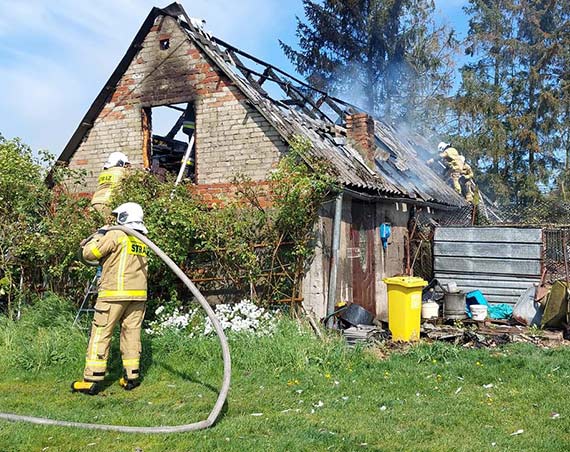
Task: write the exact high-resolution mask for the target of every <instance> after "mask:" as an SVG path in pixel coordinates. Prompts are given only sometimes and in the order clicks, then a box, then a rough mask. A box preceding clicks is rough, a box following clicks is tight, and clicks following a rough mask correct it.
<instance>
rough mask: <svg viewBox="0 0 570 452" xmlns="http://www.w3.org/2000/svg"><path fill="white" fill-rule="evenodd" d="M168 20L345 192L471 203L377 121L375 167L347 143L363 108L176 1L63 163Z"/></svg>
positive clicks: (416, 147) (93, 110) (414, 145)
mask: <svg viewBox="0 0 570 452" xmlns="http://www.w3.org/2000/svg"><path fill="white" fill-rule="evenodd" d="M164 15H167V16H171V17H173V18H175V19H176V20H177V21H178V23H179V25H180V27H181V29H182V30H183V31H184V32H185V33H186V35H187V36H188V39H189V40H191V41H192V42H193V43H194V44H195V45H196V46H197V47H198V48H199V49H200V50H201V51H202V52H204V54H205V55H206V56H207V57H209V58H210V59H211V60H212V62H213V63H214V64H215V65H216V66H218V67H219V69H220V70H221V71H223V73H225V74H226V76H227V77H228V78H229V79H230V80H231V81H232V82H233V83H234V84H235V85H236V87H238V88H239V89H240V90H241V91H242V92H243V94H244V95H245V96H246V98H247V99H248V101H249V102H250V103H251V104H252V106H253V107H254V108H256V109H257V110H258V111H259V112H260V114H261V115H262V116H264V117H265V119H266V120H267V121H268V122H269V123H270V124H271V125H272V126H273V127H274V128H275V129H276V130H277V131H278V132H279V134H280V135H281V137H282V138H283V139H284V140H285V141H286V142H288V143H290V142H291V141H292V140H293V138H294V137H295V136H303V137H306V138H308V139H309V140H310V141H311V143H312V149H311V150H310V158H312V159H318V160H324V161H327V162H328V163H329V164H330V166H331V170H332V171H333V172H334V175H335V177H336V178H337V180H338V181H339V182H340V183H341V184H343V185H344V186H345V187H347V188H351V189H353V190H357V191H361V192H364V193H366V194H369V195H376V196H380V197H384V196H385V197H387V198H394V197H397V198H406V199H410V200H414V201H415V202H420V203H422V202H423V203H436V204H440V205H445V206H464V205H465V204H466V202H465V200H464V199H463V198H462V197H461V196H460V195H458V194H457V193H456V192H455V191H454V190H453V189H452V188H451V187H449V186H448V185H447V184H446V183H445V182H444V181H443V180H442V179H441V178H440V177H439V176H438V175H437V174H435V172H434V171H433V170H431V169H430V168H429V167H428V166H427V165H426V164H425V163H424V160H423V158H420V157H419V155H418V151H420V152H421V148H424V150H425V148H426V146H425V144H424V145H423V146H422V145H420V144H419V143H420V142H421V141H422V140H421V138H420V137H418V136H414V134H413V133H409V132H408V133H404V131H398V130H396V129H395V128H394V127H392V126H390V125H388V124H386V123H384V122H382V121H378V120H375V121H374V127H373V128H374V138H375V152H374V157H375V158H374V162H366V161H365V159H364V158H363V157H362V155H361V153H360V152H359V151H358V150H357V149H356V148H355V146H353V145H352V144H351V143H350V140H348V141H347V140H346V138H345V137H346V129H345V128H344V123H345V117H346V115H347V114H353V113H355V112H360V111H361V110H360V109H359V108H358V107H356V106H354V105H351V104H349V103H348V102H345V101H343V100H341V99H337V98H335V97H332V96H329V95H327V93H325V92H323V91H320V90H317V89H315V88H312V87H311V86H309V85H308V84H306V83H305V82H303V81H302V80H299V79H298V78H296V77H294V76H291V75H289V74H287V73H286V72H284V71H282V70H281V69H279V68H277V67H275V66H273V65H271V64H268V63H266V62H264V61H262V60H260V59H258V58H256V57H255V56H253V55H250V54H248V53H246V52H243V51H241V50H239V49H237V48H236V47H234V46H232V45H230V44H228V43H226V42H224V41H222V40H221V39H218V38H216V37H214V36H212V35H210V34H209V33H207V32H206V31H205V30H204V29H203V27H202V24H200V23H197V21H196V20H192V19H191V18H190V17H188V15H187V14H186V12H185V11H184V9H183V8H182V6H181V5H180V4H178V3H173V4H171V5H169V6H168V7H166V8H164V9H160V8H153V9H152V10H151V12H150V14H149V15H148V17H147V18H146V20H145V22H144V23H143V25H142V27H141V29H140V30H139V32H138V33H137V35H136V36H135V38H134V40H133V42H132V43H131V45H130V47H129V49H128V50H127V52H126V54H125V56H124V57H123V59H122V60H121V62H120V64H119V66H118V67H117V68H116V69H115V71H114V72H113V74H112V76H111V77H110V79H109V80H108V82H107V83H106V84H105V87H104V88H103V90H102V91H101V92H100V93H99V95H98V97H97V98H96V100H95V101H94V103H93V104H92V105H91V107H90V109H89V111H88V112H87V114H86V115H85V117H84V118H83V121H82V122H81V124H80V125H79V127H78V128H77V130H76V131H75V133H74V135H73V136H72V138H71V140H70V141H69V143H68V144H67V146H66V147H65V149H64V150H63V152H62V154H61V155H60V157H59V158H58V161H61V162H67V161H69V159H70V158H71V156H72V155H73V153H74V152H75V150H76V149H77V147H78V146H79V144H80V143H81V140H82V139H83V138H84V136H85V135H86V133H87V132H88V131H89V129H90V128H91V127H92V125H93V123H94V121H95V119H96V118H97V116H98V115H99V113H100V112H101V110H102V108H103V106H104V104H105V102H106V100H107V99H108V97H109V95H111V94H112V93H113V91H114V89H115V88H116V86H117V84H118V82H119V80H120V79H121V77H122V75H123V74H124V72H125V71H126V69H127V68H128V66H129V64H130V63H131V61H132V60H133V58H134V57H135V56H136V54H137V52H138V50H139V49H140V46H141V43H142V42H143V40H144V38H145V36H146V35H147V34H148V32H149V31H150V29H151V27H152V26H153V24H154V22H155V20H156V19H157V17H160V16H164ZM339 124H341V125H340V126H339ZM424 143H425V140H424Z"/></svg>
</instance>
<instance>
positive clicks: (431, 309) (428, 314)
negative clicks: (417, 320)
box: [422, 301, 439, 319]
mask: <svg viewBox="0 0 570 452" xmlns="http://www.w3.org/2000/svg"><path fill="white" fill-rule="evenodd" d="M438 315H439V305H438V304H437V303H435V302H433V301H429V302H427V303H424V304H423V305H422V319H434V318H437V317H438Z"/></svg>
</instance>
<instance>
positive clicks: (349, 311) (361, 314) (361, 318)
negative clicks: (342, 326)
mask: <svg viewBox="0 0 570 452" xmlns="http://www.w3.org/2000/svg"><path fill="white" fill-rule="evenodd" d="M340 318H341V319H342V320H344V321H345V322H348V323H349V324H350V325H352V326H358V325H372V321H373V320H374V316H373V315H372V314H371V313H370V312H368V311H367V310H366V309H364V308H363V307H362V306H360V305H357V304H354V303H351V304H349V305H348V308H346V310H345V311H343V312H342V314H341V315H340Z"/></svg>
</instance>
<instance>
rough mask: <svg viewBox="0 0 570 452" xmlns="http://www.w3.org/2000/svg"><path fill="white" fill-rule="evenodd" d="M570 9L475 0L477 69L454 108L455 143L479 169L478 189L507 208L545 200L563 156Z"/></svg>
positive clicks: (472, 45)
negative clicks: (564, 78)
mask: <svg viewBox="0 0 570 452" xmlns="http://www.w3.org/2000/svg"><path fill="white" fill-rule="evenodd" d="M569 7H570V2H568V0H563V1H552V0H498V1H489V0H470V2H469V6H468V7H467V8H466V12H467V13H468V14H469V15H470V22H469V34H468V38H467V42H466V53H467V55H468V56H469V57H471V61H470V62H469V63H468V64H466V65H465V66H464V67H463V68H462V70H461V73H462V83H461V87H460V89H459V91H458V94H457V96H456V97H455V98H454V99H453V102H452V104H453V111H454V120H455V121H454V122H453V123H452V131H451V135H452V136H453V139H454V143H455V144H457V145H458V146H460V147H461V148H462V150H463V151H464V152H466V153H467V154H468V155H469V156H470V157H471V159H472V160H473V161H474V162H475V163H476V165H475V166H476V167H478V168H479V171H480V173H481V175H480V178H479V183H480V185H482V186H483V187H484V188H485V189H487V190H489V191H491V192H493V193H495V195H496V196H497V198H499V199H501V200H503V201H510V202H516V203H522V204H529V203H532V202H534V201H536V200H538V199H539V198H541V197H542V196H543V193H544V192H545V191H548V190H549V189H550V188H552V185H553V182H554V177H555V175H556V171H557V168H558V166H559V163H560V161H561V156H562V155H563V154H564V152H562V151H563V150H562V149H561V143H562V141H563V136H564V134H565V133H566V132H565V131H564V126H563V123H564V120H563V119H562V118H563V117H564V109H565V107H564V102H563V100H562V99H563V98H564V95H563V93H564V90H565V89H564V88H563V86H562V83H561V82H562V78H561V77H560V73H561V71H562V70H563V69H562V68H564V67H567V65H568V59H567V50H565V49H566V48H567V47H568V38H569V34H568V32H569V30H568V13H567V11H568V8H569ZM565 54H566V56H565ZM566 90H567V88H566ZM566 125H567V123H566Z"/></svg>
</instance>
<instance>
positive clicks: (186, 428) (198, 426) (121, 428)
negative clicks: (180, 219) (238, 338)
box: [0, 226, 231, 433]
mask: <svg viewBox="0 0 570 452" xmlns="http://www.w3.org/2000/svg"><path fill="white" fill-rule="evenodd" d="M113 229H116V230H119V231H123V232H124V233H126V234H128V235H132V236H135V237H136V238H138V239H139V240H140V241H141V242H143V243H145V244H146V245H148V247H149V248H150V249H151V250H153V251H154V252H155V253H156V254H157V255H158V257H160V258H161V259H162V260H163V261H164V263H165V264H166V265H168V267H170V269H171V270H172V271H173V272H174V273H175V274H176V276H178V277H179V278H180V280H181V281H182V282H183V283H184V284H185V285H186V287H188V289H190V292H192V295H194V297H196V299H197V300H198V302H199V303H200V304H201V305H202V307H203V308H204V310H205V311H206V314H207V315H208V318H209V319H210V320H211V321H212V325H213V326H214V329H215V330H216V334H217V335H218V338H219V339H220V345H221V347H222V357H223V360H224V376H223V379H222V386H221V388H220V393H219V395H218V399H217V400H216V403H215V404H214V408H212V411H211V412H210V415H209V416H208V418H207V419H206V420H204V421H200V422H194V423H192V424H184V425H171V426H159V427H130V426H125V425H105V424H89V423H84V422H70V421H58V420H55V419H49V418H44V417H34V416H22V415H18V414H11V413H0V419H5V420H7V421H13V422H29V423H32V424H40V425H57V426H63V427H77V428H85V429H92V430H110V431H115V432H125V433H181V432H191V431H194V430H202V429H204V428H208V427H210V426H211V425H213V424H214V422H215V421H216V419H217V418H218V416H219V414H220V412H221V411H222V408H223V406H224V403H225V401H226V397H227V396H228V391H229V389H230V379H231V359H230V348H229V345H228V340H227V338H226V335H225V334H224V330H223V329H222V326H221V325H220V321H219V320H218V318H217V317H216V315H215V314H214V311H213V309H212V308H211V307H210V305H209V304H208V302H207V301H206V299H205V298H204V296H203V295H202V294H201V293H200V291H199V290H198V289H197V288H196V286H195V285H194V283H193V282H192V281H190V279H189V278H188V277H187V276H186V275H185V274H184V272H183V271H182V270H181V269H180V267H178V265H176V264H175V263H174V262H173V261H172V259H170V258H169V257H168V256H167V255H166V254H164V252H163V251H162V250H161V249H160V248H159V247H158V246H156V245H155V244H154V243H153V242H152V241H151V240H150V239H148V238H147V237H146V236H144V235H142V234H141V233H139V232H137V231H134V230H132V229H130V228H126V227H124V226H112V227H111V228H109V230H113Z"/></svg>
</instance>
